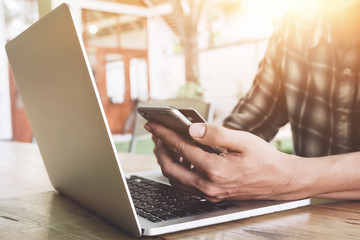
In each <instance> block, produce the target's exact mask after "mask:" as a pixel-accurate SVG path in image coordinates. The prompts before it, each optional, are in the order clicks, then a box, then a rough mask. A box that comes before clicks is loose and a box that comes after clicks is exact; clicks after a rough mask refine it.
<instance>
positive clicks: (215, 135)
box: [189, 123, 263, 152]
mask: <svg viewBox="0 0 360 240" xmlns="http://www.w3.org/2000/svg"><path fill="white" fill-rule="evenodd" d="M189 134H190V136H191V137H192V138H193V139H194V140H195V141H197V142H199V143H202V144H205V145H210V146H218V147H222V148H226V149H228V150H230V151H241V152H242V151H245V150H246V146H248V144H249V143H251V142H254V141H259V140H260V141H261V139H260V138H259V137H256V136H255V135H253V134H251V133H248V132H244V131H239V130H231V129H227V128H224V127H221V126H217V125H213V124H206V123H193V124H191V125H190V128H189ZM262 141H263V140H262Z"/></svg>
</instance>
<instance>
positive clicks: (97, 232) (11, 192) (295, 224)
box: [0, 142, 360, 240]
mask: <svg viewBox="0 0 360 240" xmlns="http://www.w3.org/2000/svg"><path fill="white" fill-rule="evenodd" d="M119 155H120V159H121V161H122V164H123V166H124V171H125V172H134V171H143V170H151V169H156V168H157V164H156V160H155V159H154V157H153V156H146V155H143V156H141V157H139V155H133V154H126V153H119ZM188 238H191V239H231V240H233V239H360V201H324V200H319V199H315V200H314V201H313V203H312V205H310V206H307V207H302V208H299V209H295V210H289V211H285V212H280V213H273V214H269V215H264V216H259V217H254V218H249V219H243V220H238V221H234V222H229V223H224V224H218V225H214V226H211V227H203V228H198V229H194V230H188V231H183V232H178V233H172V234H166V235H162V236H159V237H154V239H188ZM0 239H133V238H132V237H131V236H129V235H128V234H126V233H125V232H123V231H121V230H119V229H118V228H116V227H114V226H112V225H111V224H109V223H107V222H105V221H104V220H102V219H100V218H98V217H97V216H95V215H93V214H92V213H90V212H89V211H87V210H85V209H84V208H82V207H81V206H79V205H77V204H75V203H74V202H72V201H70V200H68V199H67V198H66V197H64V196H62V195H60V194H58V193H57V192H56V191H54V189H53V188H52V186H51V184H50V182H49V179H48V176H47V173H46V171H45V167H44V165H43V162H42V160H41V157H40V153H39V151H38V149H37V146H36V144H25V143H14V142H0Z"/></svg>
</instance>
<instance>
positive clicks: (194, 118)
mask: <svg viewBox="0 0 360 240" xmlns="http://www.w3.org/2000/svg"><path fill="white" fill-rule="evenodd" d="M137 110H138V112H139V114H140V115H141V116H142V117H143V118H145V119H146V120H147V121H149V122H156V123H159V124H161V125H163V126H165V127H167V128H169V129H172V130H174V131H175V132H177V133H178V134H180V135H181V136H183V137H184V138H186V139H188V140H189V141H191V142H193V143H194V144H195V145H197V146H199V147H200V148H202V149H203V150H204V151H207V152H210V153H216V154H220V153H222V151H221V150H220V149H219V148H218V147H215V146H208V145H203V144H200V143H198V142H196V141H195V140H193V139H192V138H191V136H190V135H189V127H190V125H191V124H192V123H198V122H203V123H205V122H206V121H205V119H204V118H203V117H202V116H201V115H200V114H199V113H198V112H197V111H196V110H195V109H191V108H189V109H176V108H174V107H170V106H158V107H148V106H140V107H138V108H137Z"/></svg>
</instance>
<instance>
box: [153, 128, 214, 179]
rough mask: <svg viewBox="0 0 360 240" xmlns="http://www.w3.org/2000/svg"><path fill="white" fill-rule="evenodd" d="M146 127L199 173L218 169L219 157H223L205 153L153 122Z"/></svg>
mask: <svg viewBox="0 0 360 240" xmlns="http://www.w3.org/2000/svg"><path fill="white" fill-rule="evenodd" d="M146 125H147V127H148V129H151V130H150V131H151V132H152V133H153V134H154V135H155V136H156V137H158V138H159V139H161V141H162V142H163V143H164V144H166V145H167V146H168V147H169V148H170V150H172V151H174V152H176V153H178V154H179V155H180V156H182V157H184V158H185V159H187V160H188V161H189V162H191V164H193V165H194V166H195V168H196V169H197V170H198V171H201V172H204V173H206V172H208V169H209V168H216V165H217V164H218V163H219V161H218V160H219V159H217V157H221V156H218V155H216V154H211V153H208V152H205V151H204V150H202V149H201V148H199V147H197V146H195V145H194V144H193V143H191V142H190V141H188V140H186V139H185V138H183V137H182V136H180V135H178V134H177V133H175V132H174V131H172V130H171V129H168V128H166V127H164V126H162V125H160V124H157V123H153V122H148V123H147V124H146Z"/></svg>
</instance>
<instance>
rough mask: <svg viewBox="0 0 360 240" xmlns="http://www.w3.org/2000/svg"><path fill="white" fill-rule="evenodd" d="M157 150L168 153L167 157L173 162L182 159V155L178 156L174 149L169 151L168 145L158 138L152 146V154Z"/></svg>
mask: <svg viewBox="0 0 360 240" xmlns="http://www.w3.org/2000/svg"><path fill="white" fill-rule="evenodd" d="M157 152H162V153H163V154H164V155H165V154H166V155H168V157H169V158H170V159H172V161H174V162H180V160H181V159H182V157H180V156H179V154H177V153H175V152H174V151H171V150H170V149H169V147H168V146H166V145H165V144H164V143H163V142H162V141H161V140H158V141H157V143H156V145H155V148H154V154H155V156H156V155H157ZM156 159H157V161H158V163H159V165H160V162H159V160H160V158H158V157H157V158H156Z"/></svg>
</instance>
